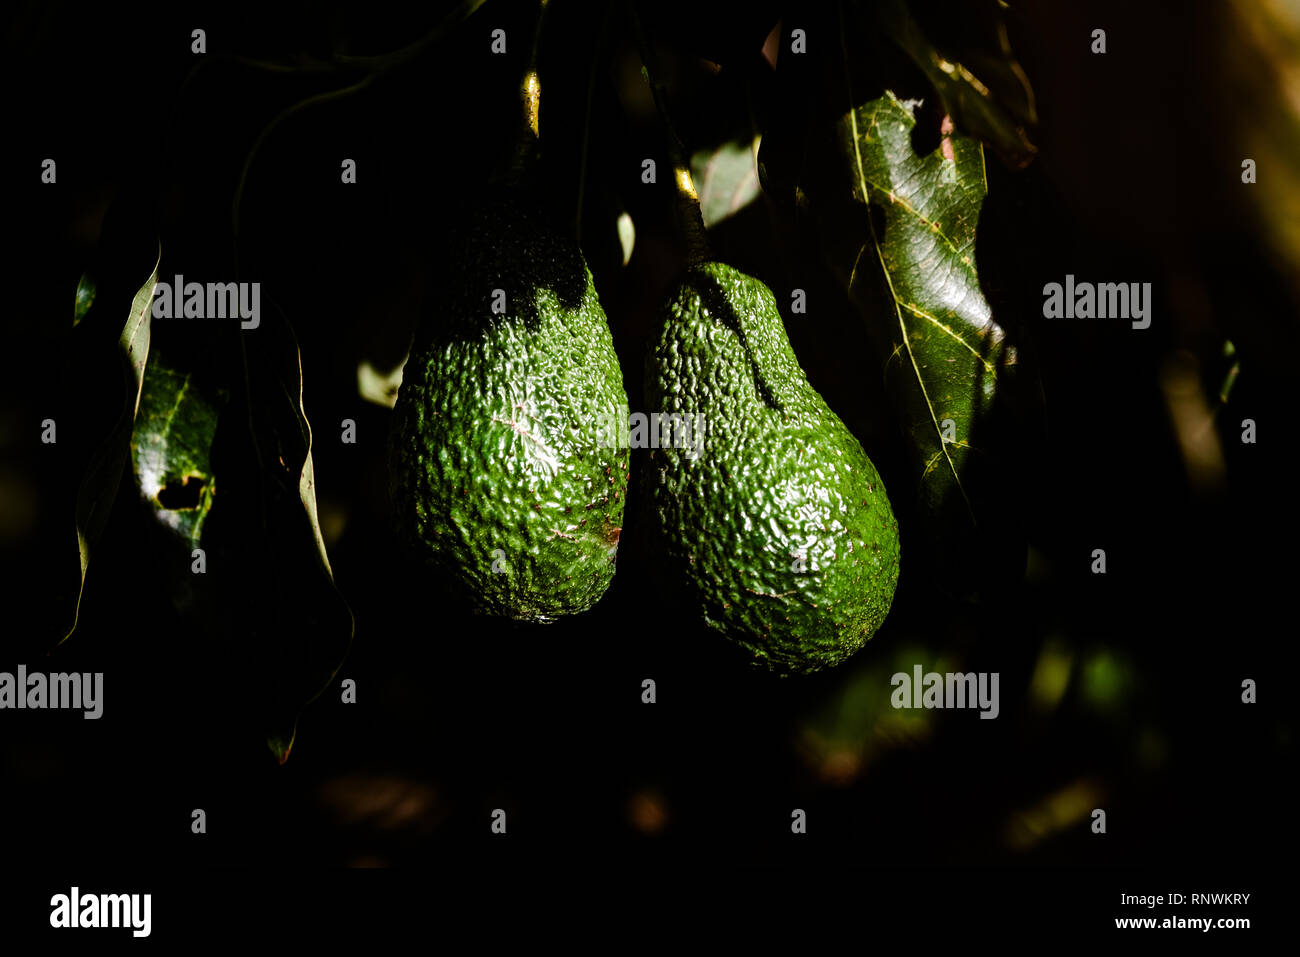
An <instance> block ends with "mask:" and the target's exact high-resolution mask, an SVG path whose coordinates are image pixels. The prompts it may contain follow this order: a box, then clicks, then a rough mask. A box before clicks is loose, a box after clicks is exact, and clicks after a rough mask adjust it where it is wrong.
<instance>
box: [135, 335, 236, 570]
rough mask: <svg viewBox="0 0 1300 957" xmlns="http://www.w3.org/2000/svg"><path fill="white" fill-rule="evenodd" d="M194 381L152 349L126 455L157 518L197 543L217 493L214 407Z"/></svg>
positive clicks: (215, 410) (193, 543)
mask: <svg viewBox="0 0 1300 957" xmlns="http://www.w3.org/2000/svg"><path fill="white" fill-rule="evenodd" d="M193 380H194V377H193V376H192V375H191V374H190V373H188V372H181V371H179V370H177V369H175V368H173V367H172V366H171V365H170V364H169V363H168V362H167V361H166V359H165V358H164V357H162V356H159V355H157V354H156V353H155V355H154V356H153V357H152V358H151V361H150V364H149V370H148V372H147V373H146V374H145V379H144V388H143V391H142V393H141V396H140V411H139V413H138V414H137V415H136V421H135V431H134V433H133V434H132V436H131V456H132V462H133V464H134V469H135V477H136V482H137V484H138V485H139V488H140V493H141V495H142V496H143V497H144V499H145V501H147V502H148V503H149V504H150V506H151V507H152V508H153V509H154V513H155V514H156V515H157V517H158V520H159V521H160V522H162V523H163V524H164V525H166V526H167V527H168V528H171V529H172V530H174V531H175V532H176V533H177V534H178V535H179V536H181V538H183V539H184V540H186V541H188V542H189V543H190V544H191V545H193V546H197V545H198V544H199V540H200V537H201V535H202V531H203V523H204V520H205V519H206V518H207V517H208V512H209V511H210V510H211V509H212V502H213V497H214V495H215V494H216V483H215V482H214V481H213V474H212V441H213V438H214V437H215V435H216V431H217V409H218V407H217V404H216V402H215V401H213V399H212V398H210V397H209V396H207V395H205V394H204V393H203V392H202V391H201V390H200V388H199V386H198V385H197V384H196V383H195V382H194V381H193Z"/></svg>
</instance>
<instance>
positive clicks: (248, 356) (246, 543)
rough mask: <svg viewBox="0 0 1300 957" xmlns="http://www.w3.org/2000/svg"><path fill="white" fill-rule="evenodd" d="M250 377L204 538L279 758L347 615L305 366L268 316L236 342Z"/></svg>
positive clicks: (332, 657)
mask: <svg viewBox="0 0 1300 957" xmlns="http://www.w3.org/2000/svg"><path fill="white" fill-rule="evenodd" d="M240 342H241V344H242V348H243V350H244V354H245V378H244V382H243V384H242V387H241V388H239V389H236V390H235V392H234V394H233V395H232V396H231V401H230V403H229V404H228V405H227V406H226V407H225V408H224V409H223V410H222V412H221V417H220V421H219V423H218V436H217V440H216V443H215V446H214V449H213V464H214V466H215V469H214V471H215V476H216V481H217V483H218V484H219V486H220V488H221V496H220V497H219V499H217V501H216V502H215V503H214V507H213V511H212V515H211V518H210V519H209V521H208V524H207V528H206V531H205V534H204V544H205V546H211V547H210V555H211V559H210V568H211V569H212V572H213V574H214V577H215V578H216V580H217V590H218V594H219V595H221V596H222V600H221V603H222V606H223V607H224V609H225V612H226V622H225V626H226V636H225V641H226V649H227V650H228V651H230V652H232V653H233V655H234V657H235V659H236V660H238V661H240V662H241V668H242V669H243V671H244V674H246V675H247V677H248V684H249V686H250V689H251V692H252V699H251V701H250V702H249V704H250V706H251V708H252V709H253V711H254V712H255V714H254V718H255V720H256V721H258V722H259V724H260V725H261V727H262V728H263V730H264V733H265V736H266V740H267V744H268V746H269V747H270V748H271V750H272V752H273V753H274V754H275V756H276V758H277V760H279V761H280V762H281V763H283V762H284V761H286V760H287V759H288V757H289V752H290V749H291V748H292V747H293V742H294V738H295V736H296V731H297V723H298V718H299V716H300V715H301V713H302V711H303V709H304V708H305V707H306V706H307V705H308V704H309V703H310V702H311V701H313V700H314V699H315V698H316V697H318V696H319V695H320V694H321V692H322V691H324V690H325V688H326V687H328V686H329V685H330V683H331V682H332V681H333V680H334V677H335V675H336V674H337V672H338V669H339V667H340V665H341V664H342V662H343V659H344V658H345V657H346V655H347V651H348V648H349V647H350V646H351V642H352V631H353V620H352V612H351V610H350V609H349V608H348V605H347V602H346V601H344V599H343V596H342V595H341V594H340V593H339V591H338V589H337V587H336V586H335V584H334V573H333V569H332V568H331V567H330V562H329V557H328V555H327V554H326V550H325V543H324V539H323V537H322V535H321V530H320V521H319V517H318V515H317V509H316V478H315V468H314V465H313V462H312V455H311V442H312V433H311V426H310V424H309V423H308V421H307V417H306V414H305V413H304V411H303V404H302V387H303V375H302V361H301V354H300V352H299V349H298V344H297V340H296V338H295V337H294V335H293V331H292V329H290V327H289V324H288V322H287V320H285V319H284V317H283V316H282V315H281V314H280V313H279V310H277V309H272V310H271V311H270V314H269V315H264V316H263V317H262V321H261V324H260V326H259V327H258V329H257V330H256V332H249V333H245V334H243V335H241V337H240Z"/></svg>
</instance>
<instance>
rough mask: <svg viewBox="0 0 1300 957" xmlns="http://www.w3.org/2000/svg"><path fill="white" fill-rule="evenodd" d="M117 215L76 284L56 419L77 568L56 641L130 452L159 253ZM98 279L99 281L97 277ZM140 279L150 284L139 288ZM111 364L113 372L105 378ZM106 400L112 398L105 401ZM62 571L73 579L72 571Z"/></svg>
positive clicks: (77, 602)
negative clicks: (71, 493)
mask: <svg viewBox="0 0 1300 957" xmlns="http://www.w3.org/2000/svg"><path fill="white" fill-rule="evenodd" d="M121 216H122V213H121V212H120V207H119V212H118V221H110V222H106V225H105V229H104V235H103V238H102V240H101V244H102V245H105V246H107V247H108V248H107V249H105V250H102V251H101V253H100V254H99V255H98V258H97V264H96V266H95V267H94V268H93V270H92V272H91V274H90V275H87V276H83V277H82V279H81V281H80V282H79V283H78V287H77V296H76V309H75V311H74V322H76V329H75V330H74V332H73V342H72V347H71V348H72V359H71V362H70V364H69V368H68V375H67V376H66V378H65V388H64V403H63V411H62V412H61V413H60V415H59V419H56V423H57V424H58V427H60V428H61V429H63V435H64V438H65V442H66V441H67V440H71V441H70V442H68V444H69V445H70V446H71V449H72V450H71V452H70V453H68V454H67V457H66V459H65V461H66V463H67V464H66V466H65V468H66V469H67V473H68V475H69V477H70V478H71V477H74V476H79V477H80V478H79V480H77V479H74V481H77V492H76V533H77V539H76V543H77V553H78V556H79V557H78V566H77V568H76V570H75V576H76V577H75V579H73V580H72V581H71V582H70V587H67V588H66V589H65V590H63V591H61V592H59V593H58V594H57V596H56V603H57V605H58V606H59V608H60V620H59V624H58V625H57V626H56V627H57V630H58V636H57V640H58V641H59V642H62V641H65V640H66V639H67V638H68V636H69V635H71V634H72V632H73V631H74V630H76V627H77V619H78V616H79V613H80V608H81V595H82V592H83V590H84V587H85V582H86V569H87V567H88V566H89V564H90V556H91V552H92V551H93V549H94V547H95V545H96V543H97V542H98V541H99V539H100V536H101V535H102V534H103V531H104V528H105V526H106V525H107V524H108V517H109V513H110V512H111V511H112V508H113V502H114V500H115V499H116V498H117V491H118V486H119V484H120V482H121V479H122V471H123V469H124V467H125V465H126V460H127V457H128V455H129V454H130V443H131V431H132V427H133V424H134V422H135V415H136V409H137V407H138V404H139V401H140V385H141V382H142V380H143V377H144V370H145V364H146V363H147V361H148V357H149V341H150V332H151V325H152V319H153V311H152V306H153V290H154V286H155V285H156V284H157V282H158V263H159V261H160V257H161V249H160V247H159V246H158V242H157V238H156V237H154V238H153V239H152V242H151V244H150V243H149V242H148V241H146V240H144V239H143V238H142V236H143V234H142V232H141V231H140V230H139V229H138V225H139V224H138V223H133V224H132V225H131V226H130V227H127V228H126V229H122V230H120V231H119V229H118V226H119V222H120V217H121ZM146 250H147V253H146ZM146 256H148V258H146ZM95 273H99V274H100V275H101V276H102V279H96V278H95V275H94V274H95ZM143 277H147V278H144V283H143V285H141V284H140V280H141V278H143ZM113 366H116V373H115V374H114V373H113V372H110V369H111V368H112V367H113ZM101 390H102V391H101ZM106 396H111V397H112V398H109V399H107V401H106ZM60 419H61V420H62V421H59V420H60ZM71 544H72V543H71V539H70V536H69V541H68V545H69V546H71ZM60 562H61V559H60ZM67 567H68V569H69V573H72V572H73V569H72V566H71V565H70V564H69V565H68V566H67ZM59 577H60V578H61V577H62V576H61V574H60V576H59ZM58 587H63V586H62V585H56V588H58Z"/></svg>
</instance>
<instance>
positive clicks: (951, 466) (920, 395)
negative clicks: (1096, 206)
mask: <svg viewBox="0 0 1300 957" xmlns="http://www.w3.org/2000/svg"><path fill="white" fill-rule="evenodd" d="M912 111H913V105H912V104H909V103H905V102H902V101H900V100H899V99H898V98H897V97H895V96H894V94H893V93H891V92H888V91H887V92H886V93H885V95H884V96H883V97H880V98H879V99H875V100H872V101H870V102H868V103H865V104H863V105H861V106H859V107H857V108H856V109H854V110H852V111H851V112H849V113H848V114H846V115H845V116H844V117H843V118H842V119H841V121H840V127H839V132H840V136H841V147H842V156H841V161H842V162H843V163H844V164H845V165H846V166H847V167H848V174H849V178H850V180H851V183H852V187H851V189H852V199H853V200H854V201H855V203H857V204H863V205H867V204H869V205H871V206H874V207H876V209H877V210H878V211H879V214H880V215H879V217H878V218H873V217H872V216H870V215H859V216H857V217H856V218H854V219H853V223H854V227H853V228H851V229H849V230H847V240H841V245H840V247H839V248H838V249H835V250H832V252H831V255H832V258H833V260H834V265H835V266H836V267H837V269H838V271H839V273H840V274H841V276H842V277H843V278H844V281H845V282H846V285H847V287H848V293H849V296H850V298H851V299H852V300H853V301H854V303H855V304H856V305H857V306H858V307H859V308H860V309H861V310H862V312H863V313H864V315H865V316H866V317H867V319H868V321H869V322H871V323H872V324H873V326H874V327H875V329H876V331H877V333H878V334H879V336H878V340H879V341H880V343H881V347H882V352H883V355H882V358H883V360H884V363H885V385H886V389H887V390H888V392H889V394H890V395H891V398H892V399H893V401H894V404H895V414H896V417H897V418H898V419H899V421H900V425H901V426H902V428H903V431H904V434H905V437H906V440H907V443H908V446H909V450H910V452H911V460H912V470H913V471H912V479H913V482H914V483H915V485H914V488H915V492H916V500H917V503H918V507H919V509H920V513H921V519H922V524H923V527H924V531H925V532H926V537H927V538H928V539H929V540H930V542H931V544H932V545H933V546H934V554H935V555H937V556H940V558H939V560H940V562H941V563H944V564H945V565H947V566H948V571H949V572H950V574H945V575H944V576H943V580H944V583H945V588H947V589H948V590H949V591H950V592H951V593H953V594H956V595H959V596H960V597H963V598H975V597H977V596H978V594H979V593H980V592H981V591H982V586H981V585H980V584H979V583H978V582H979V579H980V577H981V574H982V573H983V572H984V571H986V570H988V571H992V570H993V569H992V568H991V567H990V566H991V564H993V563H991V562H990V560H989V559H990V553H991V551H992V550H993V549H994V548H995V546H996V547H998V548H999V549H1000V548H1001V545H1002V544H1004V543H1003V542H1001V541H1000V539H1001V538H1002V537H1003V533H1005V531H1006V529H1004V528H1002V527H1001V526H1002V524H1003V522H1004V516H1003V515H1002V514H1001V512H1000V508H1001V504H1002V502H1001V501H1000V500H999V496H998V495H997V494H996V492H997V489H994V490H993V491H994V494H986V493H987V492H988V483H987V481H984V479H985V478H986V477H987V475H988V474H989V473H988V471H987V470H986V468H985V467H986V466H987V464H988V463H987V462H986V461H983V460H982V455H983V450H982V448H981V444H980V442H981V433H982V432H983V430H984V427H985V426H986V425H987V423H988V421H989V419H990V417H991V414H992V412H993V409H994V405H995V401H997V400H999V399H1000V398H1001V393H1002V392H1005V391H1006V390H1005V388H1004V387H1003V386H1004V383H1003V380H1004V378H1006V377H1007V375H1008V373H1009V372H1010V369H1011V367H1012V366H1014V364H1015V361H1016V358H1015V349H1014V348H1013V347H1012V346H1011V345H1010V344H1008V343H1007V341H1006V338H1005V336H1004V333H1003V330H1002V328H1001V327H1000V326H999V325H998V323H997V322H996V321H995V320H994V317H993V312H992V309H991V308H990V306H989V303H988V301H987V300H986V299H985V298H984V294H983V293H982V291H981V289H980V283H979V277H978V275H977V273H976V264H975V230H976V225H977V223H978V221H979V214H980V207H981V205H982V203H983V200H984V196H985V193H986V191H987V184H986V181H985V171H984V152H983V147H982V146H981V145H980V144H979V142H978V141H976V140H974V139H970V138H968V137H964V136H957V135H952V134H949V135H945V136H944V137H943V139H942V140H941V142H940V145H939V148H938V149H937V150H935V151H934V152H933V153H931V154H929V155H927V156H917V155H916V153H915V152H914V150H913V148H912V139H911V133H912V128H913V126H914V125H915V122H916V121H915V118H914V116H913V112H912ZM858 208H859V209H861V206H859V207H858ZM977 472H978V473H980V475H981V481H980V482H978V483H975V482H973V481H972V477H973V475H974V474H975V473H977ZM976 484H978V486H979V487H978V489H977V488H975V487H974V486H975V485H976ZM1012 539H1013V540H1014V536H1012ZM1012 544H1013V545H1014V544H1015V543H1014V541H1013V542H1012ZM1020 550H1021V551H1023V545H1021V546H1020ZM1012 555H1014V549H1013V550H1012ZM1020 568H1021V570H1023V555H1021V558H1020Z"/></svg>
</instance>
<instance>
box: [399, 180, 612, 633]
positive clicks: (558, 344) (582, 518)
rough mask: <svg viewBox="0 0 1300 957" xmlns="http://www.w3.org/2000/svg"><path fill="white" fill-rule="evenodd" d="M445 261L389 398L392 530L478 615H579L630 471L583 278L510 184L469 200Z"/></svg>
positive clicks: (583, 269) (595, 587)
mask: <svg viewBox="0 0 1300 957" xmlns="http://www.w3.org/2000/svg"><path fill="white" fill-rule="evenodd" d="M445 265H446V267H447V268H444V269H442V270H441V272H440V280H439V283H438V286H439V288H438V290H437V292H436V295H435V297H434V303H435V305H434V307H433V309H432V312H433V314H432V315H430V316H429V319H428V321H427V322H425V323H424V324H422V326H421V328H420V329H419V330H418V331H417V334H416V340H415V345H414V347H413V350H412V353H411V356H410V359H409V360H408V361H407V364H406V368H405V370H404V373H403V381H402V386H401V389H400V391H399V393H398V398H397V403H396V406H395V408H394V418H393V423H392V428H391V431H390V442H389V461H390V477H391V491H392V498H393V504H394V507H395V510H396V514H397V521H398V526H399V529H400V530H401V531H402V532H403V534H404V537H405V538H406V539H407V541H408V542H409V543H410V544H411V545H412V546H413V547H414V548H415V549H416V551H417V552H418V553H419V554H420V555H422V556H423V558H424V559H425V560H426V561H427V562H428V563H429V564H430V565H431V566H434V567H436V568H437V569H440V570H441V571H442V572H444V573H448V574H450V576H451V577H452V579H453V580H454V581H455V582H457V583H458V584H459V585H460V586H461V590H462V591H463V592H464V593H465V594H466V595H468V597H469V599H470V601H471V602H472V604H473V606H474V608H475V610H476V611H478V612H479V613H482V614H488V615H494V616H501V617H509V618H514V619H518V620H522V621H533V622H550V621H554V620H555V619H556V618H559V617H560V616H562V615H570V614H575V613H578V612H581V611H585V610H586V609H588V608H590V607H591V606H592V605H594V604H595V603H596V602H597V601H598V600H599V599H600V597H601V595H603V594H604V593H605V590H606V589H607V588H608V587H609V584H610V581H611V579H612V578H613V576H614V562H615V557H616V554H617V549H618V540H619V535H620V532H621V530H622V525H623V507H624V502H625V499H626V489H627V479H628V450H627V448H625V447H624V448H615V447H608V446H610V445H612V444H613V443H611V442H609V440H608V438H607V435H608V432H609V429H608V425H607V423H608V422H609V421H610V420H611V419H612V420H615V421H618V420H621V421H622V422H626V421H627V417H628V400H627V392H626V391H625V389H624V386H623V376H622V371H621V370H620V368H619V364H618V358H617V357H616V355H615V353H614V343H613V339H612V337H611V336H610V331H609V327H608V325H607V324H606V320H605V314H604V312H603V311H602V309H601V307H600V303H599V301H598V300H597V297H596V289H595V286H594V285H593V283H592V276H591V272H590V271H589V270H588V268H587V265H586V262H585V261H584V259H583V257H582V254H581V252H580V250H579V249H578V247H577V245H576V243H575V242H574V241H573V240H572V239H570V238H568V237H567V236H563V235H561V234H559V233H557V232H556V231H555V230H553V229H552V228H551V226H550V224H549V222H548V220H547V218H546V216H545V214H544V213H543V212H542V211H541V206H540V203H539V202H537V201H536V199H535V198H534V197H533V196H531V195H529V194H523V193H520V192H519V191H518V190H514V191H509V192H503V193H502V194H500V195H495V196H491V197H489V199H487V200H486V201H485V202H483V203H482V204H481V205H479V206H478V207H476V209H475V210H474V214H473V216H472V217H471V218H470V219H469V221H468V224H467V225H466V227H465V228H464V229H462V230H461V231H460V232H458V233H457V234H456V239H455V242H454V244H453V247H452V248H451V249H450V251H449V253H448V256H447V259H446V263H445ZM496 290H501V291H503V292H504V293H505V310H504V312H503V313H502V314H500V315H498V314H495V313H494V312H493V309H492V306H493V303H494V301H497V302H499V298H496V292H495V291H496Z"/></svg>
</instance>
